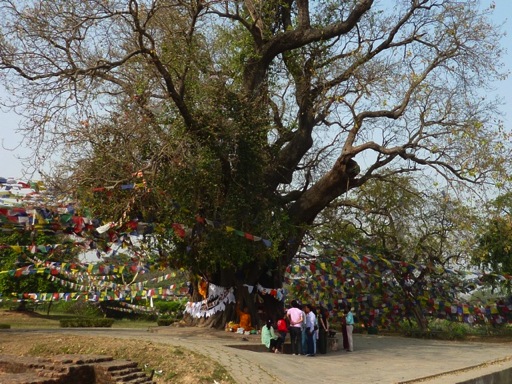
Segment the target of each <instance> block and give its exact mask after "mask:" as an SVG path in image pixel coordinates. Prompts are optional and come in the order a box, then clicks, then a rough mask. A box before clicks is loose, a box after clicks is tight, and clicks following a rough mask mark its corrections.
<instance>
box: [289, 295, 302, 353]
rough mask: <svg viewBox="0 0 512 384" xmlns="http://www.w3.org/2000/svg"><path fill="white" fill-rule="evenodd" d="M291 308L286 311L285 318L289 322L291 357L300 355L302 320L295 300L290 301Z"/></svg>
mask: <svg viewBox="0 0 512 384" xmlns="http://www.w3.org/2000/svg"><path fill="white" fill-rule="evenodd" d="M291 305H292V307H291V308H290V309H289V310H288V311H287V313H286V316H287V317H288V320H289V321H290V341H291V343H292V355H300V354H301V353H302V351H301V349H302V346H301V344H302V343H301V339H302V331H301V327H302V321H303V320H304V319H303V317H302V311H301V310H300V309H299V305H298V303H297V301H296V300H292V302H291Z"/></svg>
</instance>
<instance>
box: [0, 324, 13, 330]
mask: <svg viewBox="0 0 512 384" xmlns="http://www.w3.org/2000/svg"><path fill="white" fill-rule="evenodd" d="M0 329H11V325H10V324H0Z"/></svg>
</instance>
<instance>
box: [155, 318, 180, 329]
mask: <svg viewBox="0 0 512 384" xmlns="http://www.w3.org/2000/svg"><path fill="white" fill-rule="evenodd" d="M174 321H175V320H174V319H170V318H161V319H158V320H157V321H156V324H157V325H158V326H159V327H166V326H169V325H171V324H172V323H174Z"/></svg>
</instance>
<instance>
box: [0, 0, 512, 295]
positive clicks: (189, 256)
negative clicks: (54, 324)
mask: <svg viewBox="0 0 512 384" xmlns="http://www.w3.org/2000/svg"><path fill="white" fill-rule="evenodd" d="M0 11H1V12H2V15H3V18H2V20H1V21H0V76H1V79H2V80H3V82H4V84H5V86H6V88H7V89H8V90H9V91H11V92H12V94H13V95H14V96H13V100H12V101H11V104H10V105H11V106H12V107H14V108H15V109H16V110H17V111H19V112H21V113H23V114H25V115H26V116H27V117H28V118H29V119H28V120H27V123H26V125H25V127H24V132H25V134H26V135H27V138H28V140H29V142H30V143H32V144H33V145H34V149H35V150H36V156H35V157H34V158H35V160H36V162H41V161H46V160H47V158H48V157H51V155H52V154H56V155H58V158H59V159H60V166H59V167H58V168H56V171H57V172H56V173H59V174H60V176H61V177H62V179H63V180H65V183H64V184H63V185H64V186H66V187H71V189H72V191H73V193H75V195H76V196H77V197H79V198H80V199H82V201H83V202H84V204H85V203H86V204H89V205H91V206H94V207H95V213H96V214H97V215H98V216H100V217H101V218H102V219H104V220H105V221H107V220H110V218H111V217H114V218H115V219H117V218H120V217H126V216H130V217H139V218H141V219H142V220H145V221H153V222H158V223H160V224H164V227H166V228H169V227H170V226H171V225H172V223H183V224H184V227H189V228H191V231H190V232H189V233H185V234H186V236H185V237H184V239H183V241H181V242H179V243H178V244H177V245H173V246H172V247H169V248H168V249H167V250H162V252H164V253H165V255H166V257H168V258H170V259H171V260H173V262H174V263H175V264H179V265H186V266H187V267H189V268H190V269H191V270H192V271H193V272H195V273H200V274H202V275H204V276H207V277H208V278H209V279H210V280H211V281H214V282H217V283H221V284H222V285H226V286H229V285H233V284H234V283H235V281H238V282H246V283H255V282H258V281H260V282H263V281H265V282H267V284H268V285H272V286H279V285H280V284H281V281H282V276H283V273H284V269H285V268H286V266H287V265H288V264H289V262H290V261H291V260H292V258H293V257H294V255H295V254H296V251H297V249H298V247H299V246H300V244H301V241H302V239H303V236H304V234H305V233H306V231H307V230H308V227H309V226H310V225H312V224H313V223H314V222H315V220H316V219H317V217H318V215H319V214H320V213H321V212H322V211H323V210H324V209H325V208H326V207H327V206H329V205H330V204H333V203H336V202H337V200H338V199H339V198H340V196H341V197H343V196H344V194H347V193H350V191H352V190H357V189H358V188H360V187H361V186H363V185H365V183H367V182H368V181H370V180H376V181H379V180H385V179H388V178H390V177H392V176H393V175H396V174H403V173H414V172H421V173H422V175H423V176H424V178H423V179H422V181H425V180H426V178H427V177H430V178H431V179H430V180H431V181H429V182H427V183H426V185H424V187H427V188H428V187H429V185H428V184H429V183H434V182H435V181H434V180H435V178H438V180H444V182H446V183H458V182H462V183H494V182H496V180H498V182H504V181H506V180H507V172H506V170H507V164H506V163H504V162H503V159H506V158H507V157H508V151H509V148H508V147H507V146H506V145H505V144H503V143H505V142H506V141H505V140H504V139H505V138H506V133H505V132H504V131H503V129H502V126H501V122H500V121H499V118H498V117H497V116H499V115H498V107H497V103H496V102H495V101H494V100H488V99H487V98H486V97H485V94H484V93H482V90H483V89H485V88H486V87H487V86H489V84H490V83H491V82H492V81H493V80H496V79H499V78H500V77H501V76H503V73H502V72H501V67H500V59H501V55H502V48H501V47H500V45H499V43H500V37H501V35H502V32H501V31H500V30H499V28H498V27H496V26H494V25H492V23H490V21H489V19H488V17H487V16H488V13H489V12H490V10H486V9H484V10H482V9H480V8H479V4H478V2H477V1H473V0H466V1H454V0H414V1H397V2H396V4H394V5H393V7H389V6H387V5H386V4H385V3H384V2H379V1H373V0H357V1H343V2H340V1H330V0H322V1H307V0H275V1H274V0H265V1H263V0H245V1H229V0H215V1H213V0H212V1H203V0H187V1H181V0H112V1H111V0H108V1H105V0H91V1H87V2H83V1H80V0H56V1H51V2H50V1H42V0H41V1H37V0H32V1H10V0H0ZM4 104H8V101H4ZM127 183H136V185H140V188H137V189H135V190H134V191H132V193H127V192H126V191H123V190H121V189H120V188H119V187H120V186H121V185H124V184H127ZM99 187H109V188H110V189H109V193H106V194H104V195H101V196H99V194H98V193H95V192H93V189H94V188H99ZM115 219H114V220H115ZM205 219H208V220H209V221H205ZM208 222H211V223H224V224H225V225H228V226H229V227H230V228H236V229H238V230H240V231H243V232H245V233H250V234H253V235H254V236H260V237H263V238H266V239H270V240H271V244H272V246H271V247H265V246H263V245H262V244H261V243H257V244H256V243H253V242H245V243H244V242H241V241H240V239H238V238H234V237H232V236H231V237H230V236H226V233H225V231H220V230H219V229H218V226H216V225H211V226H209V228H206V227H207V226H206V223H208ZM165 224H166V225H165ZM207 229H208V230H207ZM160 235H162V236H163V237H168V236H169V233H168V232H166V231H161V232H160Z"/></svg>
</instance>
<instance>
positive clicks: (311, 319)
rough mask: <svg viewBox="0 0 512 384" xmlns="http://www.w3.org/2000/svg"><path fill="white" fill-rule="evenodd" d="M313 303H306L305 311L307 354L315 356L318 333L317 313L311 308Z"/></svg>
mask: <svg viewBox="0 0 512 384" xmlns="http://www.w3.org/2000/svg"><path fill="white" fill-rule="evenodd" d="M311 309H312V307H311V304H306V305H304V312H305V313H306V338H307V346H308V349H307V351H306V356H315V344H314V342H315V341H314V337H315V333H316V328H317V327H316V325H315V324H316V315H315V313H314V312H313V311H312V310H311Z"/></svg>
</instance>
